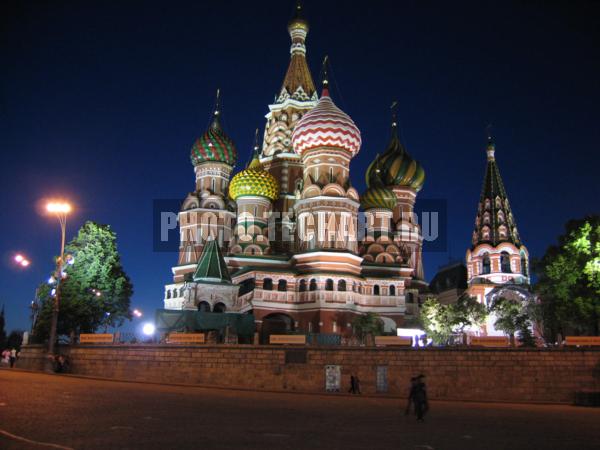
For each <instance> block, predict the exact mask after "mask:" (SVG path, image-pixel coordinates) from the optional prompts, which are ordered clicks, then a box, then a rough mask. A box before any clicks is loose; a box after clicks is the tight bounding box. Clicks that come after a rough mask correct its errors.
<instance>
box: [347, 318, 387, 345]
mask: <svg viewBox="0 0 600 450" xmlns="http://www.w3.org/2000/svg"><path fill="white" fill-rule="evenodd" d="M352 329H353V330H354V333H355V334H356V336H357V337H358V338H359V339H360V341H361V342H363V343H364V342H365V339H367V338H372V337H373V336H380V335H382V334H383V321H382V320H381V319H380V318H379V316H378V315H377V314H375V313H373V312H368V313H366V314H361V315H358V316H356V317H355V318H354V320H353V321H352Z"/></svg>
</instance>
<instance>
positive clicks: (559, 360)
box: [18, 345, 600, 402]
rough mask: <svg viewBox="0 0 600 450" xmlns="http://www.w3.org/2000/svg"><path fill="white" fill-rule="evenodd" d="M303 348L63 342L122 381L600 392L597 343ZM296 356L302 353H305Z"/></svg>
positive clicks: (76, 362) (33, 350) (493, 396)
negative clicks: (383, 371)
mask: <svg viewBox="0 0 600 450" xmlns="http://www.w3.org/2000/svg"><path fill="white" fill-rule="evenodd" d="M301 349H305V350H306V363H287V364H286V348H283V347H276V346H251V345H247V346H242V345H236V346H226V345H219V346H211V345H208V346H175V345H118V346H117V345H115V346H100V345H98V346H96V345H94V346H91V345H90V346H76V347H71V348H62V349H61V351H62V352H64V353H67V354H69V355H70V360H71V369H72V370H71V371H72V373H75V374H81V375H92V376H98V377H103V378H114V379H121V380H138V381H152V382H166V383H182V384H190V385H211V386H223V387H242V388H251V389H260V390H273V391H304V392H324V391H325V365H328V364H337V365H340V366H341V373H342V391H344V390H347V389H348V385H349V378H350V375H351V374H357V375H358V376H359V378H360V380H361V388H362V391H363V392H364V393H375V390H376V372H377V369H376V367H377V366H380V365H381V366H387V372H388V385H389V391H388V393H389V395H400V396H405V395H406V391H407V386H408V381H409V379H410V377H411V376H414V375H417V374H419V373H423V374H425V375H426V376H427V385H428V390H429V395H430V397H431V398H432V399H444V400H454V399H457V400H475V401H509V402H572V401H573V394H574V392H575V391H578V390H587V389H593V390H600V351H599V350H592V349H586V350H582V349H562V350H537V349H532V350H524V349H502V350H496V349H480V350H479V349H478V350H475V349H473V350H466V349H443V350H442V349H440V350H438V349H421V350H413V349H391V348H377V349H375V348H360V347H359V348H331V347H327V348H322V347H306V348H304V347H301ZM44 355H45V351H44V349H43V348H42V347H41V346H35V345H31V346H26V347H24V348H23V349H22V351H21V355H20V356H21V357H20V359H19V361H18V367H21V368H26V369H33V370H41V369H42V368H43V361H44ZM295 356H296V359H295V360H296V361H297V360H298V359H297V357H298V356H299V357H300V360H301V359H302V357H303V355H302V352H300V354H299V355H298V353H296V355H295Z"/></svg>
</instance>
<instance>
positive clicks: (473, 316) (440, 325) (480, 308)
mask: <svg viewBox="0 0 600 450" xmlns="http://www.w3.org/2000/svg"><path fill="white" fill-rule="evenodd" d="M486 317H487V308H486V307H485V305H482V304H481V303H479V302H478V301H477V299H476V298H474V297H470V296H468V295H463V296H461V297H459V298H458V300H457V301H456V303H451V304H447V305H445V304H442V303H440V302H439V301H438V300H437V299H435V298H429V299H427V301H426V302H425V303H424V304H423V306H422V307H421V322H422V323H423V328H424V329H425V331H426V332H427V335H428V336H429V337H430V338H431V339H432V340H433V342H434V343H436V344H437V345H445V344H447V343H448V341H449V340H450V337H451V336H452V335H454V334H457V333H464V332H465V329H466V328H468V327H479V326H481V325H482V324H483V323H484V322H485V318H486Z"/></svg>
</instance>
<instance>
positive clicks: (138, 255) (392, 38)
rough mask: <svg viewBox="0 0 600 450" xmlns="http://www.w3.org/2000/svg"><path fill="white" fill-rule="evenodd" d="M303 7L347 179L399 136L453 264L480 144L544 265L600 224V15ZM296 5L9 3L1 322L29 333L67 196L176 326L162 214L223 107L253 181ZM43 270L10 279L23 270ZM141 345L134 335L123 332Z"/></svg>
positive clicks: (531, 7)
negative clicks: (342, 134) (441, 214)
mask: <svg viewBox="0 0 600 450" xmlns="http://www.w3.org/2000/svg"><path fill="white" fill-rule="evenodd" d="M356 5H357V4H356V3H353V2H339V1H337V2H336V1H331V0H320V1H319V2H316V1H306V2H305V9H306V15H307V18H308V20H309V23H310V26H311V29H310V33H309V35H308V40H307V47H308V55H307V56H308V61H309V64H310V67H311V70H312V73H313V77H314V78H315V81H316V82H318V78H319V72H320V61H321V60H322V59H323V56H324V55H326V54H328V55H329V56H330V61H331V65H332V77H331V78H332V80H331V82H332V97H333V100H334V101H335V102H336V103H337V105H338V106H339V107H340V108H342V109H343V110H344V111H345V112H347V113H348V114H350V115H351V117H352V118H353V119H354V121H355V122H356V124H357V125H358V127H359V128H360V129H361V132H362V137H363V146H362V149H361V152H360V153H359V155H358V156H357V157H356V158H355V159H354V161H353V163H352V180H353V183H354V185H355V186H356V187H357V188H358V189H359V191H360V192H362V191H363V190H364V179H363V178H364V177H363V174H364V170H365V169H366V167H367V165H368V163H369V162H370V161H371V160H372V159H373V157H374V155H375V154H376V153H377V152H380V151H382V150H383V149H384V147H385V144H386V142H387V140H388V136H389V124H390V119H389V106H390V104H391V103H392V101H393V100H397V101H398V102H399V108H398V115H399V123H400V127H401V132H402V139H403V142H404V143H405V145H406V146H407V149H408V151H409V152H410V153H411V155H412V156H413V157H415V158H416V159H418V160H419V161H420V162H421V163H422V164H423V166H424V167H425V171H426V176H427V179H426V182H425V187H424V188H423V190H422V191H421V192H420V194H419V198H429V199H443V200H445V201H447V205H448V230H447V232H448V247H449V248H448V251H447V252H435V253H433V252H427V248H425V255H424V259H425V268H426V276H427V279H431V278H432V277H433V275H434V274H435V272H436V271H437V268H438V266H440V265H442V264H445V263H447V262H448V260H449V258H452V259H463V258H464V254H465V251H466V249H467V247H468V246H469V245H470V237H471V232H472V229H473V223H474V220H475V212H476V207H477V201H478V198H479V193H480V189H481V183H482V180H483V174H484V169H485V160H486V158H485V151H484V149H485V128H486V126H487V125H488V124H489V123H492V124H493V134H494V136H495V139H496V159H497V161H498V164H499V167H500V170H501V174H502V176H503V179H504V183H505V185H506V188H507V191H508V195H509V198H510V201H511V204H512V208H513V213H514V214H515V218H516V221H517V226H518V228H519V232H520V234H521V237H522V239H523V241H524V243H525V244H526V245H527V247H528V248H529V251H530V253H531V256H532V257H539V256H541V255H542V254H543V252H544V251H545V249H546V247H547V246H548V245H550V244H551V243H553V242H554V241H555V239H556V237H557V236H558V235H559V234H560V233H561V231H562V229H563V225H564V223H565V222H566V221H567V220H568V219H571V218H578V217H582V216H584V215H585V214H589V213H594V212H595V213H598V212H599V210H600V208H599V205H600V203H599V200H598V199H599V198H600V189H599V187H598V178H597V174H598V165H599V162H600V158H599V157H598V153H597V152H598V150H599V147H598V142H600V132H599V131H598V130H599V126H598V119H599V114H598V105H599V104H600V81H599V80H600V70H599V69H600V3H598V2H593V1H589V2H586V1H578V2H544V1H523V2H513V3H510V2H433V1H413V2H400V1H389V2H384V1H371V2H362V6H361V7H358V6H356ZM292 11H293V1H292V0H289V1H287V0H286V1H282V0H278V1H260V2H258V1H255V2H252V1H245V2H227V1H214V2H180V1H169V2H150V1H139V2H138V1H122V2H106V1H98V2H94V1H85V2H81V1H59V0H55V1H52V2H48V1H41V2H33V1H28V2H26V1H15V0H9V1H4V2H2V5H1V6H0V16H1V18H0V24H1V26H0V33H1V34H0V46H1V47H0V50H1V61H2V66H1V67H2V70H1V71H0V86H1V91H0V92H1V97H0V115H1V116H0V148H1V155H2V163H1V165H0V177H1V183H2V189H1V190H0V207H1V209H2V221H1V227H2V233H1V236H0V255H1V256H2V265H1V266H0V305H1V304H2V303H4V304H5V305H6V319H7V328H8V329H9V330H10V329H15V328H21V329H26V328H27V327H28V324H29V310H28V306H29V303H30V301H31V299H32V298H33V295H34V290H35V287H36V284H37V283H38V282H39V281H41V280H44V279H45V278H46V277H47V275H48V273H49V272H50V271H51V270H52V268H53V262H52V261H53V260H52V258H53V255H55V254H56V253H57V252H58V250H59V227H58V223H57V221H56V220H55V219H54V218H51V217H46V216H44V215H43V214H41V213H40V212H39V205H40V202H41V201H42V199H44V198H48V197H55V196H63V197H66V198H69V199H71V200H72V201H73V203H74V204H75V207H76V212H75V214H74V215H72V216H71V217H70V218H69V223H68V236H69V238H71V237H73V235H74V234H75V232H76V230H77V229H78V227H79V226H80V225H81V224H82V223H83V222H84V221H85V220H94V221H97V222H100V223H107V224H110V225H111V226H112V227H113V229H114V230H115V231H116V232H117V235H118V244H119V249H120V251H121V253H122V258H123V265H124V267H125V270H126V271H127V273H128V274H129V275H130V277H131V279H132V281H133V283H134V287H135V295H134V297H133V301H132V307H139V308H141V309H142V310H143V311H144V312H145V313H146V316H152V315H153V311H154V309H156V308H161V307H162V294H163V288H162V286H163V285H164V284H165V283H167V282H169V280H170V279H171V272H170V268H171V266H172V265H173V264H174V263H175V262H176V255H175V254H173V253H155V252H153V245H152V202H153V200H154V199H177V198H181V199H183V198H184V197H185V195H186V194H187V193H188V192H189V191H191V190H192V189H193V188H194V174H193V170H192V165H191V163H190V160H189V151H190V148H191V145H192V143H193V141H194V139H195V138H196V137H197V136H199V135H200V134H201V133H203V132H204V130H205V129H206V127H207V125H208V123H209V120H210V114H211V110H212V108H213V104H214V94H215V90H216V89H217V88H221V90H222V98H223V124H224V128H225V130H226V132H227V133H228V134H229V135H230V136H231V137H232V138H233V140H234V142H235V143H236V145H237V148H238V152H239V153H240V158H239V163H238V165H243V164H244V163H245V161H246V160H247V155H248V154H249V152H250V151H251V146H252V140H253V134H254V129H255V128H256V127H261V129H262V128H263V127H264V124H265V121H264V115H265V114H266V113H267V112H268V109H267V105H268V104H269V103H271V102H272V101H273V99H274V95H275V94H276V93H278V91H279V89H280V86H281V82H282V80H283V76H284V74H285V70H286V68H287V64H288V61H289V45H290V40H289V36H288V34H287V31H286V24H287V21H288V19H289V18H290V16H291V14H292ZM17 251H21V252H24V253H25V254H26V255H27V256H28V257H29V258H30V259H31V261H32V265H31V267H29V268H28V269H26V270H23V269H18V268H16V267H15V265H14V264H13V263H12V260H11V258H12V256H13V255H14V253H15V252H17ZM129 327H131V325H130V326H129Z"/></svg>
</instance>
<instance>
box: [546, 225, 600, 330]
mask: <svg viewBox="0 0 600 450" xmlns="http://www.w3.org/2000/svg"><path fill="white" fill-rule="evenodd" d="M534 270H535V272H536V275H537V277H538V282H537V284H536V286H535V291H536V293H537V294H538V295H539V297H540V299H541V308H542V319H543V323H544V328H545V330H546V333H545V334H547V335H549V336H550V337H551V338H552V339H553V340H554V339H555V337H556V335H557V334H558V333H561V334H563V335H565V334H567V333H574V334H593V335H598V334H600V216H588V217H586V218H584V219H580V220H571V221H569V222H568V223H567V224H566V225H565V233H564V234H563V235H561V236H559V238H558V245H553V246H551V247H549V248H548V250H547V251H546V254H545V255H544V256H543V257H542V259H541V260H539V261H535V263H534Z"/></svg>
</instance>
